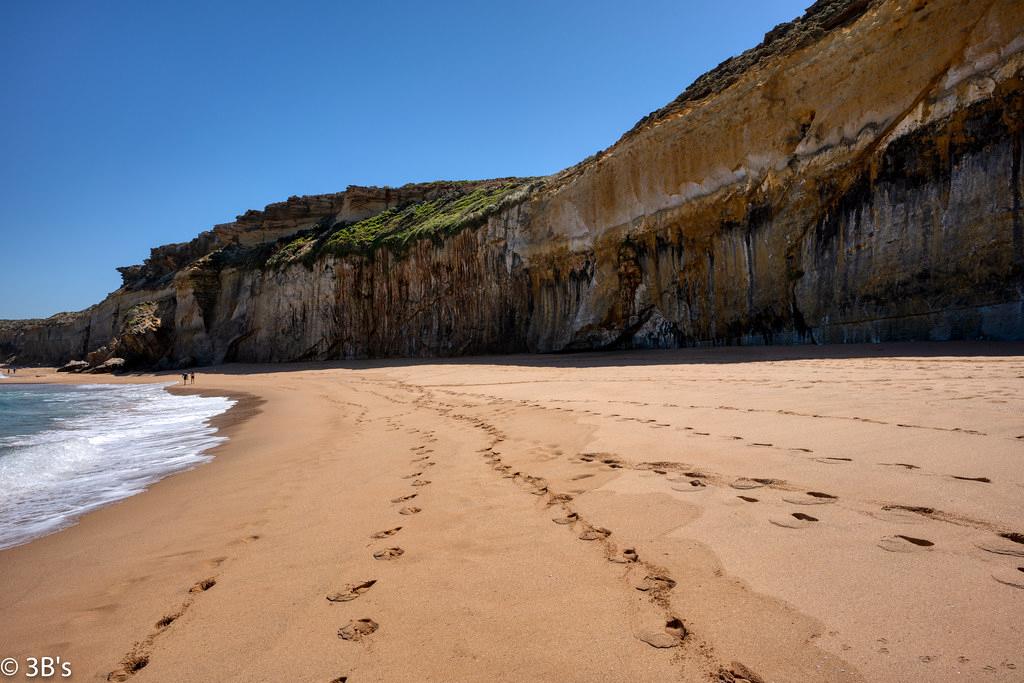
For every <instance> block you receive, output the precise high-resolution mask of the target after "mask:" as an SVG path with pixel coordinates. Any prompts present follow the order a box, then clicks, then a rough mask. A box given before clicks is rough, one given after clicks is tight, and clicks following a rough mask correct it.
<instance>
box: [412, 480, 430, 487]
mask: <svg viewBox="0 0 1024 683" xmlns="http://www.w3.org/2000/svg"><path fill="white" fill-rule="evenodd" d="M429 483H430V480H429V479H417V480H416V481H414V482H413V483H412V485H413V486H426V485H428V484H429Z"/></svg>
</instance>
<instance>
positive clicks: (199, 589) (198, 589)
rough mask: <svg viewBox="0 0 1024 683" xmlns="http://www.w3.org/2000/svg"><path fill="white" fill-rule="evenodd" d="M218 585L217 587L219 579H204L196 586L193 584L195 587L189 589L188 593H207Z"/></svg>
mask: <svg viewBox="0 0 1024 683" xmlns="http://www.w3.org/2000/svg"><path fill="white" fill-rule="evenodd" d="M216 585H217V579H214V578H212V577H211V578H209V579H203V580H202V581H197V582H196V583H195V584H193V586H192V587H191V588H189V589H188V592H189V593H205V592H206V591H208V590H210V589H211V588H213V587H214V586H216Z"/></svg>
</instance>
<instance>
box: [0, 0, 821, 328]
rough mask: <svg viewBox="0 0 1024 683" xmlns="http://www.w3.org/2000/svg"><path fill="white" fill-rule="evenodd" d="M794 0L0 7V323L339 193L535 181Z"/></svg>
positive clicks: (593, 146)
mask: <svg viewBox="0 0 1024 683" xmlns="http://www.w3.org/2000/svg"><path fill="white" fill-rule="evenodd" d="M810 3H811V0H797V1H793V0H770V1H769V2H761V1H760V0H732V1H726V0H700V1H698V0H690V1H689V2H687V1H681V0H649V1H648V2H637V3H626V2H621V1H615V0H580V1H576V0H573V1H569V0H558V1H555V2H542V1H540V0H536V1H534V0H523V1H522V2H514V3H513V2H501V3H497V2H484V1H481V2H472V3H471V2H443V1H441V0H436V1H433V2H412V1H409V2H390V1H387V0H378V1H377V2H371V3H365V2H364V3H355V2H342V1H340V0H336V1H324V2H304V1H303V0H290V1H289V2H274V3H272V2H261V1H260V0H248V1H245V2H228V1H218V2H202V3H200V2H188V1H181V2H148V1H145V0H143V1H138V0H132V1H125V2H106V1H104V0H91V1H89V2H81V1H79V0H67V1H65V0H47V1H45V2H31V1H29V2H5V3H3V4H2V6H0V83H2V84H3V85H2V87H0V238H2V239H0V318H24V317H44V316H48V315H51V314H53V313H56V312H58V311H65V310H78V309H81V308H84V307H86V306H88V305H90V304H92V303H95V302H97V301H99V300H100V299H102V298H103V296H105V295H106V294H107V293H108V292H110V291H112V290H114V289H116V288H117V287H118V285H119V284H120V276H119V275H118V274H117V272H115V271H114V268H115V267H116V266H121V265H129V264H133V263H141V262H142V260H143V259H144V258H145V257H146V256H148V254H149V248H150V247H153V246H156V245H160V244H165V243H168V242H181V241H185V240H188V239H191V238H192V237H193V236H195V235H196V233H198V232H200V231H202V230H206V229H208V228H209V227H210V226H212V225H213V224H215V223H222V222H226V221H230V220H232V219H233V218H234V216H236V215H237V214H239V213H242V212H244V211H245V210H246V209H249V208H262V207H263V206H264V205H266V204H268V203H270V202H273V201H279V200H282V199H285V198H286V197H288V196H289V195H293V194H315V193H322V192H336V191H339V190H341V189H344V187H345V186H346V185H349V184H362V185H400V184H403V183H406V182H414V181H426V180H435V179H465V178H487V177H495V176H504V175H541V174H547V173H551V172H554V171H557V170H559V169H561V168H564V167H566V166H569V165H571V164H573V163H575V162H577V161H579V160H581V159H583V158H584V157H586V156H588V155H590V154H592V153H594V152H596V151H597V150H599V149H602V148H604V147H607V146H608V145H610V144H611V143H612V142H614V141H615V140H616V139H617V138H618V137H619V136H620V135H621V134H622V133H623V132H625V131H626V130H627V129H629V128H630V127H631V126H632V125H633V124H634V123H635V122H636V121H637V120H638V119H640V118H641V117H643V116H644V115H645V114H647V113H648V112H650V111H652V110H654V109H657V108H658V107H660V106H662V105H664V104H665V103H667V102H668V101H670V100H671V99H672V98H674V97H675V96H676V95H678V94H679V93H680V92H682V90H683V89H684V88H685V87H686V86H687V85H688V84H689V83H690V82H692V81H693V79H694V78H696V77H697V76H699V75H700V74H701V73H703V72H704V71H706V70H708V69H710V68H712V67H714V66H715V65H716V64H718V63H719V62H721V61H722V60H724V59H726V58H727V57H729V56H731V55H733V54H738V53H739V52H742V51H743V50H745V49H747V48H749V47H752V46H754V45H755V44H757V43H758V42H760V41H761V39H762V37H763V35H764V33H765V32H766V31H768V30H769V29H771V28H772V27H773V26H774V25H775V24H777V23H779V22H782V21H788V20H790V19H792V18H794V17H796V16H798V15H800V14H801V13H802V12H803V9H804V7H805V6H806V5H809V4H810Z"/></svg>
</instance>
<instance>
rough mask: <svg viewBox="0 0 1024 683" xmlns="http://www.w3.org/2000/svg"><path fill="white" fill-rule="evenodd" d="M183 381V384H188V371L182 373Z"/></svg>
mask: <svg viewBox="0 0 1024 683" xmlns="http://www.w3.org/2000/svg"><path fill="white" fill-rule="evenodd" d="M181 383H182V384H188V373H187V372H183V373H181Z"/></svg>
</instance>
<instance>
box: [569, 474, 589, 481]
mask: <svg viewBox="0 0 1024 683" xmlns="http://www.w3.org/2000/svg"><path fill="white" fill-rule="evenodd" d="M592 476H594V475H593V474H577V475H576V476H575V477H573V478H572V480H573V481H579V480H580V479H589V478H590V477H592Z"/></svg>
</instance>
